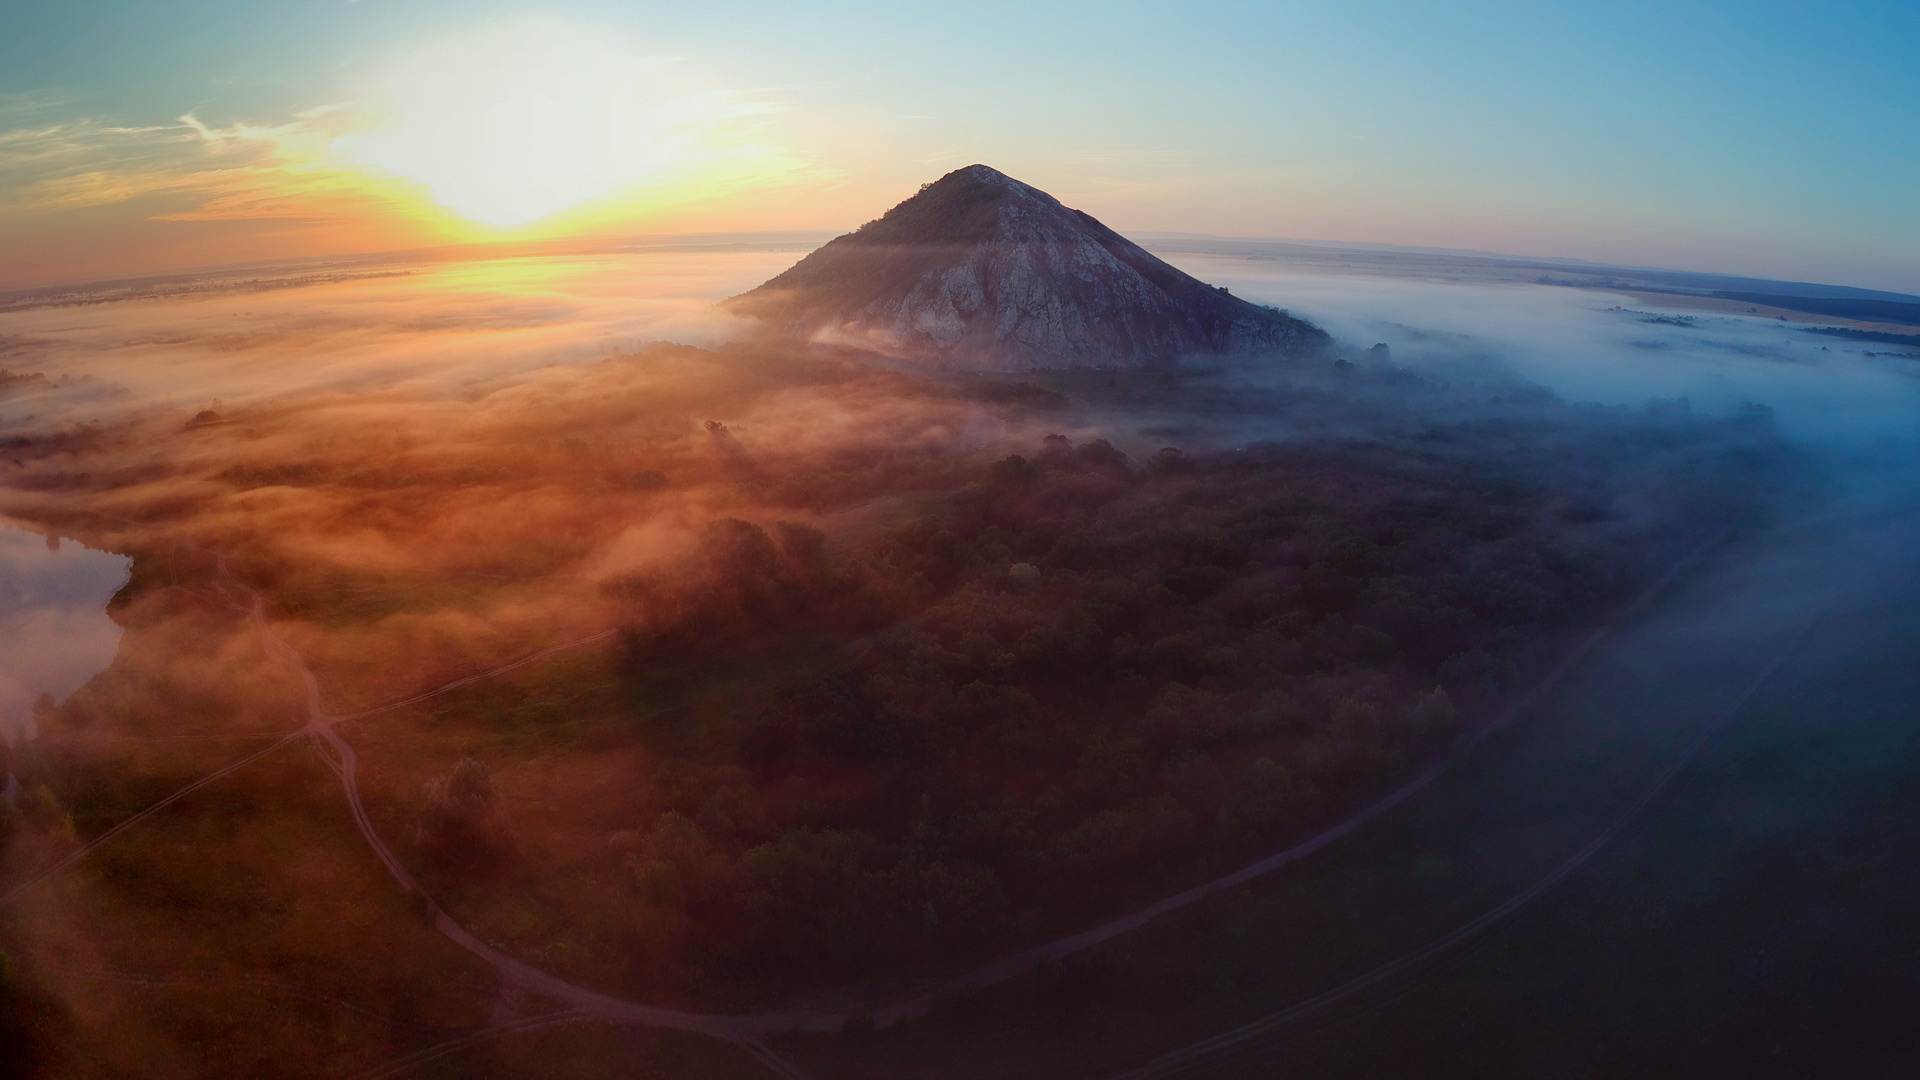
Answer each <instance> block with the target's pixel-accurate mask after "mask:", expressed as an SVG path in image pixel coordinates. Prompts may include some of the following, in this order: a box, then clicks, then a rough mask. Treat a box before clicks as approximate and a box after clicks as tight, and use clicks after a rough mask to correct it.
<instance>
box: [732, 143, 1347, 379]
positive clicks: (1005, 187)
mask: <svg viewBox="0 0 1920 1080" xmlns="http://www.w3.org/2000/svg"><path fill="white" fill-rule="evenodd" d="M727 304H728V306H729V307H730V308H732V309H733V310H734V311H735V312H737V313H739V314H743V315H749V316H754V317H758V318H759V319H761V320H763V322H764V323H765V324H766V326H767V328H768V329H769V330H770V331H771V332H773V333H775V334H776V335H780V336H791V337H795V338H800V339H803V340H807V341H812V342H817V343H821V344H829V345H841V346H852V347H856V348H861V349H868V350H871V351H874V352H879V353H884V354H887V355H890V356H896V357H900V358H903V359H907V360H911V361H917V362H920V363H924V364H929V365H937V366H946V367H957V368H966V369H973V370H1024V369H1029V368H1064V367H1148V366H1154V365H1160V364H1169V363H1172V362H1173V361H1175V360H1177V359H1179V358H1180V357H1182V356H1191V355H1232V354H1237V355H1251V354H1260V353H1275V354H1284V353H1294V352H1299V351H1302V350H1305V349H1310V348H1314V347H1317V346H1320V345H1323V344H1327V343H1329V339H1328V337H1327V335H1326V334H1325V333H1324V332H1322V331H1321V330H1319V329H1318V328H1317V327H1314V326H1312V325H1311V324H1309V323H1306V322H1303V321H1301V320H1299V319H1295V318H1292V317H1291V316H1289V315H1286V314H1285V313H1283V312H1279V311H1276V310H1274V309H1272V308H1267V307H1262V306H1260V305H1257V304H1251V303H1248V302H1246V301H1244V300H1241V299H1238V298H1236V297H1233V296H1230V295H1228V294H1227V292H1226V290H1224V289H1217V288H1214V287H1213V286H1210V285H1207V284H1206V283H1204V282H1201V281H1198V280H1196V279H1194V278H1192V277H1190V276H1188V275H1187V274H1185V273H1182V272H1181V271H1179V270H1177V269H1175V268H1173V267H1172V266H1169V265H1168V264H1166V263H1164V262H1162V261H1160V260H1159V259H1158V258H1155V257H1154V256H1153V255H1151V254H1149V253H1148V252H1147V251H1146V250H1145V249H1143V248H1141V247H1140V246H1139V245H1137V244H1134V243H1133V242H1132V241H1130V240H1128V239H1126V238H1125V237H1123V236H1121V235H1120V234H1119V233H1116V232H1114V231H1113V230H1112V229H1109V228H1107V227H1106V226H1105V225H1102V224H1100V222H1098V221H1096V220H1094V218H1092V217H1091V216H1089V215H1087V214H1084V213H1081V212H1080V211H1078V210H1072V209H1069V208H1067V207H1065V206H1062V205H1061V204H1060V202H1059V200H1057V199H1055V198H1054V197H1053V196H1051V195H1048V194H1047V193H1046V192H1044V191H1041V190H1039V189H1037V188H1034V187H1030V186H1029V185H1026V184H1023V183H1021V182H1020V181H1018V180H1014V179H1012V178H1011V177H1008V176H1005V175H1003V174H1001V173H999V172H996V171H995V170H993V169H990V168H988V167H987V166H985V165H970V166H968V167H966V168H964V169H959V170H956V171H954V172H951V173H948V174H947V175H946V176H943V177H941V178H940V179H939V180H938V181H936V182H934V183H932V184H929V185H928V186H927V187H926V188H925V189H923V190H922V191H921V192H920V193H919V194H918V195H915V196H914V197H913V198H911V199H908V200H907V201H905V202H903V203H901V204H900V205H899V206H896V207H894V208H893V209H892V210H890V211H888V212H887V214H886V216H885V217H882V218H880V219H879V220H877V221H873V222H869V223H868V224H866V225H864V226H862V227H861V228H860V229H859V230H858V231H855V232H852V233H848V234H847V235H845V236H841V237H839V238H837V239H835V240H833V241H831V242H829V243H828V244H827V245H826V246H824V247H822V248H821V249H820V250H818V251H816V252H814V253H813V254H811V255H809V256H807V257H806V258H805V259H803V260H801V261H800V263H799V264H798V265H796V266H794V267H793V268H792V269H790V270H788V271H786V272H785V273H783V274H781V275H779V276H778V277H775V278H773V279H772V280H770V281H768V282H767V283H766V284H764V285H762V286H760V287H759V288H757V289H754V290H753V291H752V292H749V293H745V294H743V295H741V296H737V297H735V298H733V299H732V300H730V301H728V302H727Z"/></svg>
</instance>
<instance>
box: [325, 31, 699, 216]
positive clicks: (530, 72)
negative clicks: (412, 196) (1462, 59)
mask: <svg viewBox="0 0 1920 1080" xmlns="http://www.w3.org/2000/svg"><path fill="white" fill-rule="evenodd" d="M649 66H650V65H649V63H648V62H647V61H646V60H644V59H642V58H640V57H637V56H634V55H631V54H627V53H624V52H622V51H620V50H619V49H618V48H616V47H614V46H612V45H609V44H607V43H606V42H604V41H602V40H599V39H596V38H594V37H592V36H589V35H587V34H585V33H582V32H580V31H578V30H574V29H571V28H568V27H564V26H560V25H557V24H554V23H548V22H530V23H516V24H513V25H511V26H507V27H501V28H498V29H496V30H494V31H491V32H489V33H486V34H483V35H481V36H478V37H475V38H470V39H468V40H465V41H461V42H457V43H453V44H447V45H441V46H438V47H435V48H431V49H427V50H424V51H422V52H419V53H417V54H415V55H413V56H411V57H409V58H408V59H406V60H405V61H403V62H402V63H400V64H398V65H397V66H395V67H394V68H393V69H391V70H390V71H389V72H388V73H387V75H386V77H385V78H384V79H382V80H381V81H380V84H379V87H378V91H377V93H376V94H375V96H374V101H375V105H374V107H375V109H376V111H377V113H378V114H379V118H380V123H379V126H377V127H375V128H374V129H372V130H369V131H365V132H362V133H359V134H355V135H348V136H342V137H341V138H339V139H337V140H335V143H334V146H333V150H334V153H335V154H337V155H338V156H340V157H343V158H346V159H348V160H352V161H356V162H358V163H360V164H363V165H369V166H372V167H374V168H377V169H380V170H382V171H384V172H388V173H391V174H394V175H396V176H400V177H404V178H407V179H411V180H415V181H418V182H420V183H422V184H424V185H426V187H427V188H428V190H430V191H431V192H432V197H433V200H434V201H435V202H437V203H439V204H441V205H442V206H445V207H447V208H448V209H450V210H452V211H453V212H455V213H457V214H459V215H461V216H462V217H465V218H468V219H470V220H472V221H476V222H481V223H483V224H487V225H493V226H499V227H514V226H523V225H527V224H530V223H532V222H535V221H538V220H540V219H542V218H544V217H547V216H549V215H551V214H553V213H556V212H558V211H561V210H565V209H567V208H569V207H573V206H577V205H579V204H581V203H584V202H587V201H589V200H592V199H596V198H599V197H602V196H605V195H608V194H611V193H613V192H614V191H616V190H617V189H619V188H621V187H623V186H625V185H628V184H631V183H633V182H635V181H638V180H642V179H644V178H645V177H646V176H647V175H648V174H649V173H652V172H654V171H656V170H658V169H659V168H660V167H661V166H662V165H663V164H664V163H665V162H666V159H667V158H668V157H669V156H670V152H669V146H670V144H671V140H670V138H669V132H667V131H666V130H664V128H665V127H666V121H665V118H664V117H663V115H662V108H661V106H660V105H659V104H657V103H654V102H650V101H648V100H647V94H646V89H647V87H646V81H645V75H646V70H647V68H648V67H649Z"/></svg>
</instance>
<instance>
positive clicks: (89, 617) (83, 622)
mask: <svg viewBox="0 0 1920 1080" xmlns="http://www.w3.org/2000/svg"><path fill="white" fill-rule="evenodd" d="M132 566H133V560H132V559H129V558H128V557H126V556H125V555H115V554H113V553H112V552H108V551H95V550H93V549H92V548H90V547H87V546H85V545H83V544H77V543H74V542H73V541H71V540H64V539H61V538H60V537H58V536H50V535H46V534H42V533H38V532H33V531H31V530H28V529H26V528H22V527H19V526H15V525H10V524H8V523H6V522H4V521H0V734H3V735H4V736H5V738H6V740H7V741H9V742H11V741H13V740H14V739H17V738H19V737H21V736H23V735H24V736H26V737H28V738H31V737H32V736H33V735H34V733H35V732H34V726H33V707H34V702H36V701H38V700H39V699H40V697H41V695H43V694H44V695H47V696H48V697H50V698H51V699H52V700H53V701H54V702H56V703H57V702H60V701H64V700H65V699H66V697H67V695H69V694H71V693H73V692H74V691H75V690H78V689H80V687H81V686H83V685H84V684H85V683H86V681H87V680H88V679H91V678H93V677H94V676H95V675H97V674H99V673H100V672H101V671H103V670H105V668H106V666H107V665H108V664H111V663H112V662H113V657H114V653H115V652H116V651H118V650H119V648H120V633H121V631H120V626H119V624H118V623H116V622H114V621H113V620H112V619H110V618H108V617H107V601H108V600H110V599H112V598H113V594H114V593H116V592H118V591H120V587H121V586H123V585H125V584H126V583H127V574H128V572H129V570H130V568H131V567H132Z"/></svg>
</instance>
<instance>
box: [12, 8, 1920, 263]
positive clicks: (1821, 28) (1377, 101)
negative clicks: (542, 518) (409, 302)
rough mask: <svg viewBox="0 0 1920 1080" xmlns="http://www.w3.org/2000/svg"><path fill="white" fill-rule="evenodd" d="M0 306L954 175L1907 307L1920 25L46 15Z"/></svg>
mask: <svg viewBox="0 0 1920 1080" xmlns="http://www.w3.org/2000/svg"><path fill="white" fill-rule="evenodd" d="M7 22H8V33H7V34H6V35H4V37H0V285H4V286H25V285H34V284H51V283H57V282H64V281H77V280H87V279H98V278H103V277H114V276H131V275H136V274H146V273H154V272H160V271H166V270H173V269H182V268H189V267H200V266H212V265H222V264H230V263H239V262H248V261H256V260H269V259H278V258H293V257H303V256H313V255H328V254H340V253H347V252H363V251H380V250H392V249H400V248H410V247H419V246H430V245H438V244H449V243H471V242H477V241H486V240H495V239H527V238H544V237H554V236H579V235H655V234H678V233H692V232H736V231H774V230H819V229H844V228H851V227H853V226H856V225H858V224H859V223H861V222H862V221H865V220H867V219H870V218H872V217H876V216H878V215H879V214H880V213H881V212H883V211H884V210H885V209H886V208H887V207H889V206H891V205H892V204H893V203H895V202H898V201H899V200H900V199H902V198H905V197H906V196H908V195H911V194H912V193H913V192H914V190H915V189H916V188H917V187H918V186H919V185H920V184H922V183H925V182H926V181H929V180H932V179H934V178H936V177H937V176H939V175H940V174H942V173H944V172H946V171H948V170H950V169H953V168H957V167H960V166H962V165H966V164H970V163H973V162H984V163H986V164H989V165H993V166H995V167H996V168H999V169H1001V170H1002V171H1004V172H1007V173H1009V174H1011V175H1014V176H1016V177H1019V178H1020V179H1023V180H1026V181H1028V182H1029V183H1032V184H1035V185H1037V186H1039V187H1041V188H1043V189H1046V190H1048V191H1051V192H1052V193H1054V194H1055V195H1057V196H1059V197H1060V198H1061V199H1062V200H1063V201H1065V202H1067V203H1068V204H1069V205H1072V206H1077V207H1079V208H1081V209H1084V210H1087V211H1088V212H1090V213H1092V214H1094V215H1096V216H1097V217H1100V218H1101V219H1102V220H1104V221H1106V222H1107V223H1109V224H1111V225H1113V226H1115V227H1116V228H1119V229H1121V230H1122V231H1181V232H1195V233H1211V234H1216V235H1225V236H1257V237H1292V238H1304V239H1321V240H1342V241H1365V242H1376V243H1392V244H1407V245H1418V246H1435V247H1449V248H1465V249H1474V250H1484V251H1498V252H1506V253H1514V254H1528V255H1544V256H1557V257H1571V258H1584V259H1591V260H1595V261H1602V262H1613V263H1624V264H1629V265H1638V266H1661V267H1671V268H1676V269H1689V270H1702V271H1717V272H1726V273H1743V274H1752V275H1756V276H1763V277H1774V278H1784V279H1790V280H1803V281H1819V282H1825V283H1833V284H1846V285H1856V286H1862V287H1868V288H1879V289H1890V290H1896V291H1903V292H1920V256H1916V254H1915V253H1916V252H1920V199H1915V198H1913V197H1912V184H1913V178H1914V177H1915V176H1916V175H1920V65H1915V64H1914V63H1913V59H1914V57H1916V56H1920V5H1915V4H1912V3H1911V2H1907V3H1826V4H1819V5H1814V4H1784V3H1771V2H1767V0H1759V2H1747V3H1738V4H1735V3H1716V4H1672V3H1662V4H1653V3H1639V2H1632V0H1628V2H1612V3H1605V4H1600V3H1559V4H1542V3H1538V2H1527V3H1517V2H1513V3H1510V2H1468V3H1460V4H1450V5H1437V4H1430V3H1417V2H1410V0H1357V2H1352V3H1344V4H1337V5H1334V4H1324V3H1314V4H1307V3H1290V2H1284V0H1264V2H1260V3H1188V4H1179V5H1176V4H1168V3H1158V4H1128V3H1101V4H1076V3H1037V2H1026V3H1002V2H993V0H988V2H976V3H969V4H945V5H907V4H897V3H896V4H882V3H877V2H861V0H839V2H831V0H830V2H821V3H813V4H806V5H798V4H791V3H780V4H775V3H761V2H735V3H716V4H703V5H694V4H674V5H665V4H641V3H617V4H616V3H608V2H604V0H546V2H543V3H541V4H538V5H533V4H527V3H524V2H523V3H503V2H499V0H459V2H452V0H357V2H356V0H283V2H277V3H274V4H260V3H256V2H239V0H174V2H170V3H166V4H154V3H130V2H125V0H66V2H64V3H60V4H41V5H34V6H31V7H24V8H21V9H19V10H15V11H10V12H9V15H8V19H7Z"/></svg>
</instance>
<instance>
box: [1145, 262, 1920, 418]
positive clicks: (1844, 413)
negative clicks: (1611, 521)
mask: <svg viewBox="0 0 1920 1080" xmlns="http://www.w3.org/2000/svg"><path fill="white" fill-rule="evenodd" d="M1169 261H1171V262H1173V263H1175V265H1178V266H1179V267H1180V268H1181V269H1183V270H1186V271H1187V272H1189V273H1192V274H1194V275H1196V276H1198V277H1201V278H1202V279H1203V280H1207V281H1211V282H1215V283H1218V284H1223V285H1227V286H1229V287H1230V288H1232V289H1233V290H1234V291H1235V292H1236V293H1238V294H1239V295H1243V296H1246V297H1248V298H1250V299H1254V300H1259V301H1262V302H1267V303H1272V304H1275V305H1278V306H1282V307H1286V308H1288V309H1289V310H1291V311H1293V312H1294V313H1295V314H1298V315H1300V316H1302V317H1304V318H1307V319H1310V320H1313V321H1315V322H1317V323H1319V324H1321V325H1322V326H1324V327H1326V328H1327V329H1328V330H1329V331H1330V332H1331V333H1333V334H1334V336H1335V337H1337V338H1341V339H1344V340H1347V341H1350V342H1353V343H1355V344H1358V345H1360V346H1362V347H1365V346H1367V345H1370V344H1372V343H1374V342H1382V343H1385V344H1387V345H1388V346H1390V347H1391V349H1392V355H1393V359H1394V361H1395V362H1397V363H1400V364H1403V365H1406V366H1408V367H1410V368H1413V369H1415V370H1418V371H1422V372H1427V373H1432V374H1434V375H1436V376H1438V377H1440V378H1443V379H1444V378H1450V377H1452V378H1470V377H1472V375H1473V373H1475V372H1479V373H1480V374H1482V375H1484V374H1486V373H1487V372H1488V371H1489V369H1490V367H1498V368H1505V369H1507V370H1510V371H1512V372H1513V373H1514V374H1517V375H1519V376H1520V377H1522V378H1525V379H1528V380H1531V381H1533V382H1536V383H1538V384H1540V385H1542V386H1544V387H1546V388H1548V389H1550V390H1552V391H1553V392H1554V393H1556V394H1558V395H1559V396H1560V397H1561V398H1563V399H1565V400H1567V401H1570V402H1598V403H1601V404H1607V405H1628V406H1633V407H1636V408H1638V407H1641V406H1643V405H1645V404H1646V403H1647V401H1648V400H1649V399H1667V400H1669V401H1673V400H1677V399H1680V398H1685V399H1687V401H1688V403H1689V405H1690V407H1691V409H1692V410H1693V411H1695V412H1699V413H1703V414H1709V415H1727V414H1729V413H1731V412H1733V411H1734V410H1736V409H1738V408H1739V407H1740V406H1741V405H1743V404H1745V403H1748V402H1752V403H1755V404H1760V405H1764V406H1766V407H1768V408H1770V409H1772V410H1773V411H1774V414H1775V417H1776V419H1777V422H1778V424H1779V425H1780V427H1781V430H1782V431H1783V432H1785V433H1787V434H1788V435H1789V436H1792V437H1795V438H1803V439H1809V440H1813V441H1816V442H1819V443H1822V444H1826V445H1830V446H1834V447H1846V446H1851V447H1855V448H1865V447H1869V446H1871V445H1873V444H1875V443H1877V442H1880V441H1882V440H1884V439H1885V438H1886V437H1888V436H1892V437H1894V438H1895V439H1898V440H1900V441H1902V442H1903V443H1904V444H1905V445H1907V446H1909V447H1911V446H1912V445H1913V442H1914V440H1915V438H1916V437H1920V357H1914V356H1909V355H1905V354H1903V353H1902V352H1901V350H1900V349H1899V348H1898V347H1897V346H1887V345H1876V344H1874V343H1871V342H1854V341H1846V340H1842V339H1835V338H1827V337H1822V336H1819V335H1815V334H1810V333H1807V332H1806V331H1805V330H1804V329H1802V328H1801V326H1799V325H1798V324H1793V323H1786V322H1781V321H1779V320H1775V319H1767V318H1759V317H1752V316H1742V315H1728V314H1717V313H1703V312H1701V311H1698V310H1693V309H1691V308H1689V307H1687V306H1684V305H1683V304H1680V303H1665V304H1663V303H1661V302H1660V301H1658V300H1657V299H1652V298H1648V297H1645V296H1642V297H1638V298H1636V297H1632V296H1627V295H1623V294H1619V293H1610V292H1603V291H1597V290H1586V289H1570V288H1561V287H1554V286H1545V285H1514V284H1481V283H1444V282H1434V281H1410V280H1406V279H1400V278H1389V277H1362V276H1310V275H1305V274H1301V273H1298V272H1296V271H1290V270H1287V269H1284V268H1281V267H1278V266H1276V265H1275V264H1273V263H1270V262H1262V261H1254V260H1248V259H1237V258H1226V257H1219V256H1204V255H1173V256H1169ZM1675 299H1676V300H1678V298H1675ZM1909 351H1911V350H1909Z"/></svg>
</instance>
